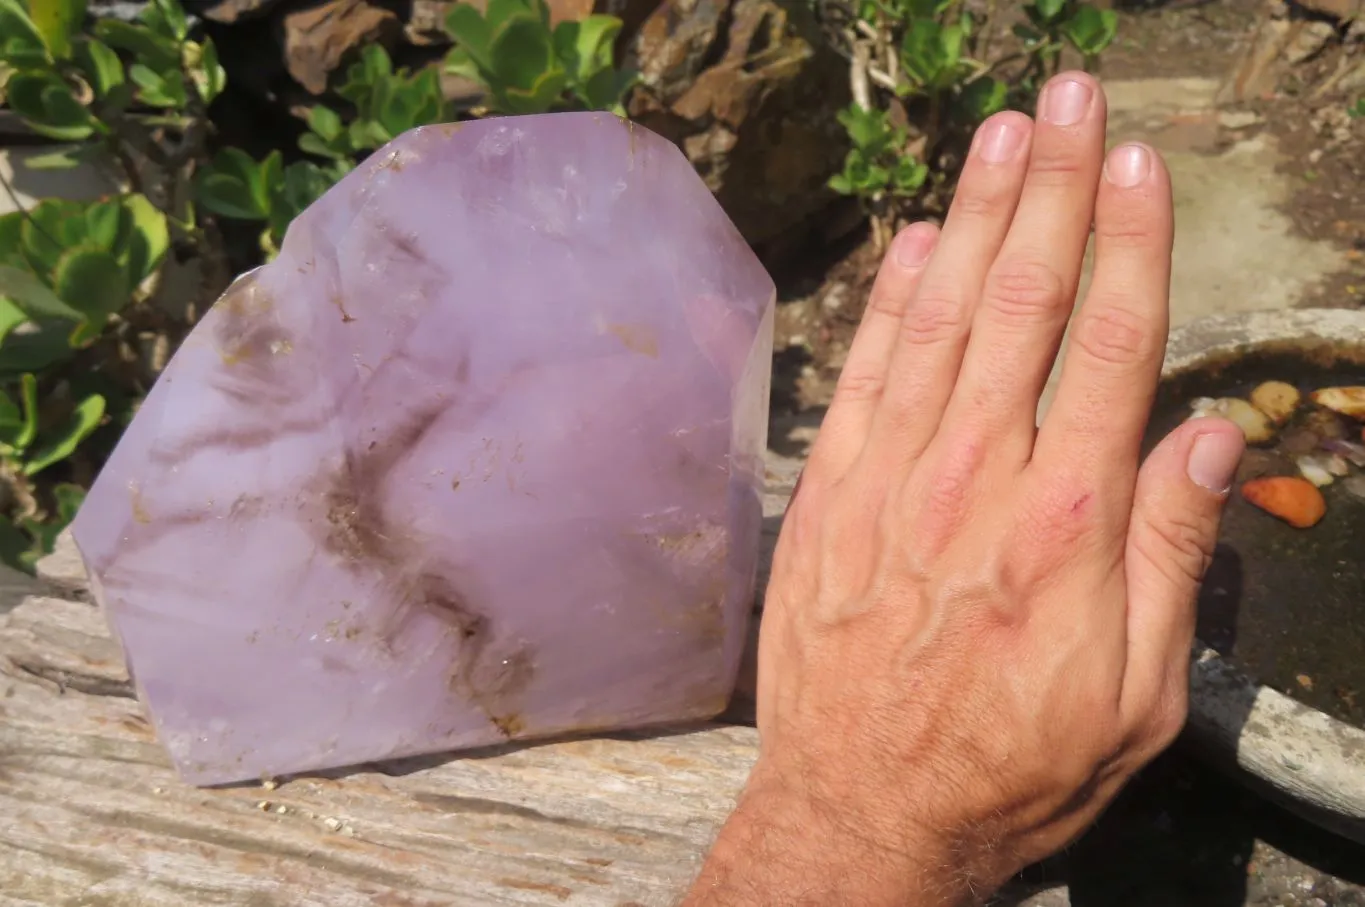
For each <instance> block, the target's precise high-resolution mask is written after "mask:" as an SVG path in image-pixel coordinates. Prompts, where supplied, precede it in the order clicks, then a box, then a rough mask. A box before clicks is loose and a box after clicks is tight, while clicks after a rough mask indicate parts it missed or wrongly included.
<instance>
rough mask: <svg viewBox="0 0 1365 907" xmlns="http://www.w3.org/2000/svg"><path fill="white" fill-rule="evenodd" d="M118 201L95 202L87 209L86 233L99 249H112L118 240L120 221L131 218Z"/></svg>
mask: <svg viewBox="0 0 1365 907" xmlns="http://www.w3.org/2000/svg"><path fill="white" fill-rule="evenodd" d="M130 219H131V218H130V217H129V216H128V213H127V212H126V211H125V210H124V209H123V205H121V204H119V202H118V201H116V200H115V201H105V202H94V203H93V204H91V205H90V206H89V207H88V208H86V209H85V224H86V227H85V235H86V237H87V238H88V240H89V242H90V243H91V244H92V245H93V246H94V247H95V248H97V249H106V250H107V249H112V248H114V244H115V243H117V242H118V238H119V234H120V233H121V232H122V230H121V229H120V221H123V220H130Z"/></svg>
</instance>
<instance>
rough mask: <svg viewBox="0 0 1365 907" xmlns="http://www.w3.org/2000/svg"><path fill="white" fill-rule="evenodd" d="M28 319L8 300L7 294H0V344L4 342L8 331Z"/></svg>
mask: <svg viewBox="0 0 1365 907" xmlns="http://www.w3.org/2000/svg"><path fill="white" fill-rule="evenodd" d="M26 321H28V315H26V314H25V313H24V310H23V309H21V308H19V307H18V306H17V305H15V304H14V303H13V302H11V301H10V299H9V297H7V296H0V344H3V343H4V342H5V338H6V337H8V336H9V335H10V332H11V331H13V330H14V329H15V328H17V327H18V326H19V325H21V324H23V323H24V322H26Z"/></svg>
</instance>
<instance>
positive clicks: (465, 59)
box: [444, 46, 488, 86]
mask: <svg viewBox="0 0 1365 907" xmlns="http://www.w3.org/2000/svg"><path fill="white" fill-rule="evenodd" d="M444 68H445V71H446V72H448V73H450V74H451V75H452V76H460V77H462V78H465V79H470V80H471V81H474V82H478V83H479V84H480V85H484V86H487V84H488V80H487V78H486V77H485V72H486V71H485V70H484V69H481V68H480V67H479V64H477V63H475V62H474V58H473V57H471V56H470V55H469V51H468V50H466V49H465V48H463V47H458V46H457V47H452V48H451V49H450V53H448V54H446V58H445V63H444Z"/></svg>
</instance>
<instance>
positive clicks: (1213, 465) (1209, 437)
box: [1185, 431, 1246, 494]
mask: <svg viewBox="0 0 1365 907" xmlns="http://www.w3.org/2000/svg"><path fill="white" fill-rule="evenodd" d="M1245 449H1246V442H1245V440H1244V439H1243V437H1242V433H1241V432H1236V431H1217V432H1209V433H1208V434H1204V435H1200V436H1199V437H1197V438H1195V439H1194V443H1193V444H1192V445H1190V459H1189V462H1188V463H1186V464H1185V471H1186V473H1188V474H1189V477H1190V481H1191V482H1193V483H1194V484H1196V485H1199V486H1202V487H1204V488H1207V489H1208V490H1209V491H1213V492H1217V493H1218V494H1225V493H1226V492H1227V491H1228V489H1230V488H1231V487H1232V477H1233V476H1234V475H1236V474H1237V464H1238V463H1240V462H1241V460H1242V451H1243V450H1245Z"/></svg>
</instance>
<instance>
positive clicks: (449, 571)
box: [74, 113, 774, 784]
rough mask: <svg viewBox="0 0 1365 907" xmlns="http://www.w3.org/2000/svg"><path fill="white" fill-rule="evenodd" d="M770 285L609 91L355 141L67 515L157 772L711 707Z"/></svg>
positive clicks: (455, 741)
mask: <svg viewBox="0 0 1365 907" xmlns="http://www.w3.org/2000/svg"><path fill="white" fill-rule="evenodd" d="M773 305H774V292H773V285H772V281H771V280H770V278H769V276H768V275H767V273H766V272H765V271H764V269H763V267H762V266H761V265H760V264H759V262H758V260H757V259H756V258H755V257H754V255H753V254H752V252H751V251H750V250H749V248H748V247H747V246H746V245H745V243H744V242H743V240H742V239H741V238H740V236H739V235H738V233H737V232H736V231H735V229H734V228H733V226H732V225H731V223H730V221H729V220H728V218H727V217H726V216H725V214H724V213H723V211H722V210H721V209H720V207H719V206H718V205H717V203H716V201H715V200H714V198H713V197H712V196H711V194H710V193H709V192H708V190H707V188H706V186H705V185H704V184H703V183H702V181H701V180H700V179H699V178H698V176H697V175H696V173H695V172H694V171H693V169H692V168H691V167H690V166H689V164H688V162H687V161H686V159H685V158H684V157H683V156H682V154H681V153H680V152H679V151H678V150H677V149H676V148H675V147H674V146H673V145H671V144H670V143H668V142H667V141H665V140H664V139H662V138H660V137H658V136H656V135H654V134H653V133H650V132H648V131H646V130H644V129H642V128H640V127H638V126H633V125H631V124H629V123H628V122H625V121H623V120H621V119H619V118H617V117H615V116H612V115H610V114H598V113H564V114H547V115H539V116H529V117H512V118H502V119H489V120H482V121H476V122H472V123H468V124H464V125H459V126H456V125H451V126H434V127H424V128H422V129H418V130H415V131H412V132H409V133H406V134H404V135H402V136H400V137H399V138H397V139H396V140H394V141H393V142H392V143H390V144H389V145H388V146H387V147H385V148H383V149H381V150H380V151H378V152H376V153H375V154H374V155H373V156H372V157H371V158H370V159H369V160H367V161H366V162H365V163H364V164H363V165H362V166H361V167H359V168H358V169H357V170H355V171H353V172H352V173H351V174H350V175H348V176H347V177H346V178H345V179H343V180H342V181H341V182H340V183H338V184H337V185H336V186H335V187H333V189H332V190H331V191H329V192H328V193H327V194H326V195H325V196H324V197H323V198H322V199H320V200H319V201H318V202H317V203H315V204H314V205H313V206H312V207H311V208H309V209H308V210H307V211H305V212H304V213H303V214H302V215H301V216H300V217H299V218H298V219H297V220H296V221H295V222H294V223H293V225H292V226H291V227H290V229H289V233H288V235H287V237H286V239H285V241H284V244H283V247H282V251H281V254H280V256H279V257H278V258H277V259H275V260H274V261H273V262H271V263H270V264H267V265H265V266H263V267H261V268H259V269H257V270H255V271H253V272H250V273H248V274H247V275H244V276H243V277H241V278H239V279H238V280H237V282H236V283H234V284H233V286H232V287H231V288H230V289H229V290H228V291H227V292H226V293H225V294H224V296H223V297H222V298H221V299H220V300H219V301H218V302H217V303H216V304H215V305H214V306H213V308H212V309H211V310H210V311H209V312H208V313H207V314H206V315H205V317H204V318H203V319H202V321H201V322H200V323H199V324H198V325H197V326H196V327H195V329H194V331H193V333H192V334H191V335H190V336H189V338H188V339H187V340H186V341H185V343H184V344H183V345H182V347H181V348H180V350H179V351H178V352H177V353H176V355H175V357H174V358H173V359H172V361H171V363H170V365H169V366H168V368H167V369H166V371H165V372H164V374H163V375H162V377H161V378H160V380H159V381H158V382H157V384H156V386H155V387H154V388H153V390H152V392H151V394H150V395H149V396H148V397H147V399H146V401H145V402H144V404H143V405H142V407H141V409H140V410H139V412H138V414H137V416H136V417H135V419H134V420H133V422H132V424H131V426H130V427H129V428H128V429H127V431H126V433H125V434H124V437H123V439H122V441H121V442H120V444H119V446H118V447H117V449H116V450H115V451H114V453H113V456H112V457H111V458H110V460H109V462H108V464H107V465H106V466H105V468H104V470H103V472H102V473H101V475H100V476H99V478H98V480H97V481H96V483H95V486H94V488H93V489H92V490H91V492H90V494H89V496H88V498H87V499H86V502H85V505H84V507H83V508H82V510H81V512H80V514H79V515H78V517H77V519H76V521H75V524H74V536H75V539H76V542H77V544H78V545H79V547H80V549H81V553H82V557H83V558H84V560H85V562H86V565H87V567H88V569H89V572H90V574H91V578H92V588H93V589H94V592H95V595H96V597H97V599H98V600H99V602H100V604H101V605H102V607H103V608H104V609H105V613H106V614H107V616H108V618H109V621H110V624H111V627H112V628H113V631H114V634H115V636H116V637H117V638H118V639H119V641H120V643H121V644H122V646H123V649H124V652H125V654H126V656H127V660H128V665H129V670H130V672H131V674H132V675H133V679H134V681H135V683H136V686H137V689H138V694H139V696H140V697H141V698H142V701H143V702H144V703H145V705H146V707H147V709H148V711H149V713H150V715H151V717H152V719H153V722H154V724H155V726H156V729H157V732H158V735H159V737H160V739H161V741H162V743H163V744H164V745H165V746H166V748H167V749H168V751H169V753H170V755H171V757H172V759H173V761H174V763H175V765H176V767H177V769H178V770H179V771H180V773H181V775H182V776H183V777H184V778H185V779H186V780H188V781H190V782H192V783H196V784H212V783H224V782H234V781H240V780H247V779H252V778H257V777H259V776H261V775H262V774H270V775H283V774H289V773H295V772H301V771H309V770H317V769H324V768H335V767H342V766H349V765H355V764H358V763H362V762H367V761H372V760H377V759H387V758H395V757H400V756H406V755H416V754H422V753H433V752H442V751H452V750H462V749H467V748H471V747H476V746H483V745H487V744H493V743H498V742H501V741H504V740H507V739H509V738H519V739H520V738H536V737H545V736H549V735H554V734H559V733H563V732H573V731H592V730H609V729H621V728H628V727H638V726H643V725H649V724H657V723H662V722H673V721H680V720H686V719H693V718H703V717H709V716H713V715H715V714H716V713H718V712H719V711H720V710H722V709H723V708H724V705H725V703H726V700H727V698H728V696H729V694H730V692H731V689H732V687H733V684H734V682H735V674H736V670H737V667H738V663H739V659H740V655H741V649H742V646H743V642H744V638H745V627H746V624H747V621H748V614H749V611H750V608H751V604H752V596H753V583H754V573H755V566H756V565H755V561H756V559H757V555H758V546H759V529H760V526H759V523H760V520H761V510H760V504H759V491H760V488H759V486H760V484H761V481H762V476H763V465H762V460H763V452H764V448H765V441H766V437H767V408H768V385H769V377H770V370H771V353H772V349H771V346H772V317H773Z"/></svg>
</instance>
